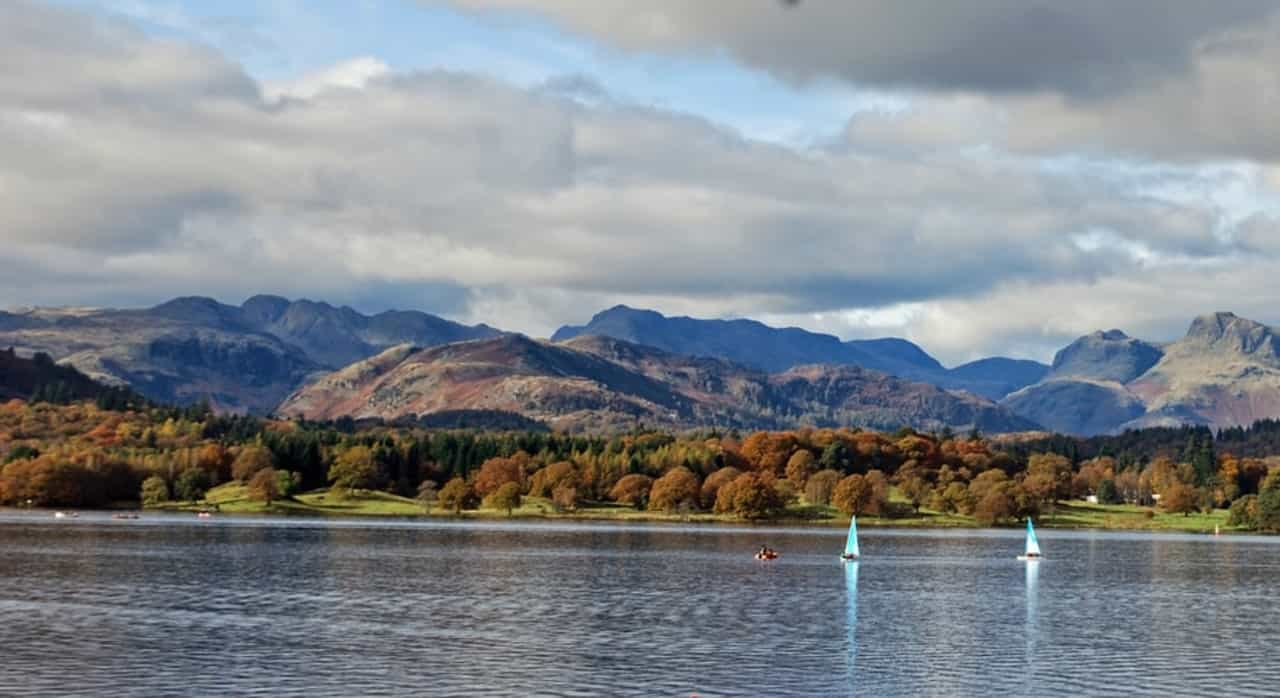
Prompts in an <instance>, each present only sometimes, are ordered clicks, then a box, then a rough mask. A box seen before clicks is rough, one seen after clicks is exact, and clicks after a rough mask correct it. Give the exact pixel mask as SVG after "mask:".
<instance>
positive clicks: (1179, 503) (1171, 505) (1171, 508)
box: [1160, 482, 1200, 516]
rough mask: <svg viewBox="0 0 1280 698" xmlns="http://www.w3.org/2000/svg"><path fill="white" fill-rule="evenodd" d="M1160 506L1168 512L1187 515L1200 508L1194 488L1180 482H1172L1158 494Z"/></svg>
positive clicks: (1198, 498)
mask: <svg viewBox="0 0 1280 698" xmlns="http://www.w3.org/2000/svg"><path fill="white" fill-rule="evenodd" d="M1160 507H1161V508H1162V509H1164V510H1165V511H1167V512H1169V513H1170V514H1182V515H1183V516H1187V515H1189V514H1191V513H1192V512H1194V511H1198V510H1199V508H1200V497H1199V494H1198V493H1197V492H1196V488H1194V487H1192V486H1191V485H1188V484H1186V483H1182V482H1174V483H1173V484H1171V485H1169V486H1168V487H1166V488H1165V491H1164V493H1163V494H1162V495H1160Z"/></svg>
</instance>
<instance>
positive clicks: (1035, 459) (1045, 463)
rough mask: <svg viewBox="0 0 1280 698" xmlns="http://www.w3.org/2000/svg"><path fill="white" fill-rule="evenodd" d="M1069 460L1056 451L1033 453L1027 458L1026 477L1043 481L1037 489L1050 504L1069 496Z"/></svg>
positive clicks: (1070, 474) (1070, 475)
mask: <svg viewBox="0 0 1280 698" xmlns="http://www.w3.org/2000/svg"><path fill="white" fill-rule="evenodd" d="M1071 477H1072V473H1071V461H1069V460H1067V459H1066V458H1064V457H1063V456H1060V455H1058V454H1056V453H1034V454H1032V455H1031V457H1030V458H1028V459H1027V478H1028V479H1031V478H1035V479H1037V480H1040V481H1043V485H1042V486H1041V489H1040V490H1039V491H1041V492H1043V493H1044V495H1045V498H1044V501H1045V502H1046V503H1049V504H1052V503H1053V502H1056V501H1058V500H1062V499H1067V498H1069V497H1070V496H1071Z"/></svg>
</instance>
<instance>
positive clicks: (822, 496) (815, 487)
mask: <svg viewBox="0 0 1280 698" xmlns="http://www.w3.org/2000/svg"><path fill="white" fill-rule="evenodd" d="M839 482H840V473H839V472H837V471H835V470H831V469H827V470H819V471H818V472H816V473H814V474H813V475H811V476H810V477H809V481H808V482H806V483H805V485H804V501H806V502H808V503H809V504H813V505H816V506H822V507H825V506H827V505H828V504H830V503H831V495H832V494H834V493H835V491H836V485H837V484H839Z"/></svg>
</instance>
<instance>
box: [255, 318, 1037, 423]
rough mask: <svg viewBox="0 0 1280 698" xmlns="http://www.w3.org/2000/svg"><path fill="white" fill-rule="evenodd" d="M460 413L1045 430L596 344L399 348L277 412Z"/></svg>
mask: <svg viewBox="0 0 1280 698" xmlns="http://www.w3.org/2000/svg"><path fill="white" fill-rule="evenodd" d="M458 409H466V410H496V411H503V412H513V413H517V414H520V415H522V416H524V417H526V418H529V419H533V420H537V421H539V422H543V423H546V424H549V425H551V426H553V427H555V428H560V429H569V430H604V431H608V430H618V429H624V428H631V427H634V426H635V425H637V424H640V423H643V424H645V425H649V426H661V427H665V428H672V429H684V428H693V427H722V428H723V427H736V428H744V429H762V428H763V429H772V428H783V427H790V426H796V425H800V424H813V425H815V426H836V425H846V426H847V425H856V426H864V427H873V428H897V427H900V426H914V427H917V428H921V429H929V430H935V429H942V428H953V429H957V430H959V429H969V428H978V429H981V430H984V431H990V432H1004V431H1018V430H1026V429H1035V428H1037V427H1038V425H1036V424H1034V423H1032V422H1030V421H1028V420H1025V419H1022V418H1019V417H1016V416H1014V415H1013V414H1011V413H1009V412H1008V411H1007V410H1005V409H1003V408H1000V407H998V406H997V405H995V404H994V403H992V402H990V401H989V400H985V399H983V398H980V397H976V396H973V395H957V394H954V393H950V392H947V391H945V390H942V389H940V388H938V387H936V386H933V385H929V384H925V383H918V382H913V381H907V380H904V379H901V378H895V377H892V376H888V375H886V374H883V373H880V372H877V371H871V370H868V369H863V368H860V367H854V366H831V365H807V366H801V367H796V368H793V369H790V370H788V371H786V372H782V373H777V374H769V373H766V372H764V371H761V370H759V369H755V368H751V367H747V366H744V365H741V364H738V363H735V362H732V361H728V360H725V359H717V358H709V357H698V356H689V355H683V354H674V353H671V352H667V351H665V350H662V349H659V348H655V347H650V346H644V345H639V344H634V343H631V342H626V341H623V340H619V339H615V338H612V337H602V336H598V335H579V336H575V337H572V338H571V339H568V340H565V341H561V342H554V343H553V342H546V341H539V340H533V339H529V338H527V337H523V336H520V335H505V336H501V337H497V338H492V339H485V340H475V341H469V342H461V343H457V344H450V345H445V346H440V347H434V348H429V349H420V348H416V347H412V346H408V345H406V346H401V347H396V348H393V349H390V350H388V351H386V352H384V353H382V354H380V355H378V356H375V357H372V358H370V359H367V360H365V361H361V362H358V363H356V364H353V365H351V366H348V367H346V368H344V369H342V370H340V371H337V372H334V373H332V374H330V375H328V376H325V377H323V378H321V379H319V380H317V381H314V382H312V383H310V384H308V385H306V386H304V387H303V388H301V389H299V390H298V391H297V392H296V393H294V394H293V395H291V396H290V397H289V398H287V399H286V400H285V401H284V403H283V404H282V405H281V407H280V411H281V412H282V413H283V414H285V415H288V416H305V417H307V418H311V419H328V418H336V417H339V416H351V417H355V418H357V419H359V418H366V417H381V418H384V419H399V418H405V417H418V416H421V415H431V414H433V413H437V412H443V411H445V410H458Z"/></svg>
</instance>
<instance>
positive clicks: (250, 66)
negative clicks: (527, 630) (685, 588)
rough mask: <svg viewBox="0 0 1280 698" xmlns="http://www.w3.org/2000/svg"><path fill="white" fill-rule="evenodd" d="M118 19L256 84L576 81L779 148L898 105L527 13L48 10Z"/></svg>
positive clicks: (302, 7)
mask: <svg viewBox="0 0 1280 698" xmlns="http://www.w3.org/2000/svg"><path fill="white" fill-rule="evenodd" d="M55 2H58V3H59V4H61V5H65V6H72V7H78V8H82V9H88V10H91V11H94V12H97V13H99V14H103V15H112V16H117V17H123V18H125V19H127V20H129V21H131V22H133V23H134V24H136V25H137V26H139V27H141V28H142V30H143V31H146V32H148V33H150V34H152V35H156V36H163V37H168V38H175V39H182V40H188V41H195V42H199V43H202V44H205V45H208V46H211V47H213V48H215V49H217V50H219V51H220V52H222V53H223V54H224V55H226V56H228V57H229V58H230V59H231V60H234V61H236V62H238V63H239V64H240V65H242V66H244V68H245V70H246V71H248V72H249V73H250V74H251V75H253V76H254V77H256V78H258V79H260V80H264V81H285V80H291V79H296V78H298V77H300V76H302V75H305V74H307V73H310V72H315V71H319V70H323V69H325V68H327V67H329V66H332V65H335V64H337V63H341V62H343V61H348V60H351V59H354V58H358V57H372V58H375V59H377V60H380V61H382V62H383V63H386V64H387V65H388V66H390V67H391V69H392V70H394V71H398V72H405V71H414V70H431V69H444V70H453V71H459V72H467V73H477V74H482V75H488V76H491V77H494V78H497V79H500V80H503V81H506V82H509V83H513V84H516V85H520V86H523V87H535V86H537V85H539V84H541V83H544V82H546V81H548V80H552V79H556V78H563V77H565V76H581V77H584V78H587V79H588V80H590V81H592V82H594V83H597V84H599V85H600V86H602V87H603V89H604V90H605V91H606V92H607V93H608V95H609V96H610V98H611V99H613V100H614V101H617V102H622V103H630V104H638V105H644V106H649V107H654V108H658V109H665V110H671V111H676V112H683V113H689V114H693V115H696V116H700V117H702V118H705V119H707V120H709V121H711V122H714V123H717V124H720V125H721V126H724V127H727V128H730V129H733V130H735V131H737V132H738V133H740V134H741V135H743V136H744V137H747V138H751V139H755V140H763V141H768V142H773V143H779V144H783V145H788V146H791V147H798V148H807V147H814V146H820V145H822V144H825V143H828V142H830V141H832V140H834V139H835V138H836V137H837V136H838V134H839V133H840V132H841V131H842V129H843V128H844V126H845V124H846V123H847V121H848V119H849V118H850V116H852V115H853V114H856V113H858V112H860V111H866V110H885V109H898V108H901V107H902V105H903V104H904V103H905V100H904V99H903V98H901V97H896V96H893V95H886V94H882V93H876V92H872V91H863V90H857V89H854V88H852V87H849V86H846V85H843V84H837V83H834V82H818V83H814V84H807V85H791V84H787V83H784V82H781V81H779V80H777V79H775V78H773V77H771V76H769V75H766V74H764V73H762V72H759V71H755V70H752V69H748V68H745V67H742V66H740V65H738V64H736V63H734V62H733V61H732V60H730V59H729V58H727V57H725V56H723V55H715V54H707V55H700V56H686V57H674V56H666V55H651V54H632V53H623V52H620V51H616V50H612V49H608V48H605V47H602V46H600V45H598V44H594V43H592V42H589V41H586V40H584V39H581V38H579V37H576V36H573V35H570V34H566V33H564V32H563V31H561V30H560V29H558V28H556V27H554V26H552V25H551V24H549V23H547V22H546V21H544V20H541V19H539V18H537V17H534V16H532V15H528V14H517V13H483V14H473V13H468V12H463V11H459V10H456V9H453V8H450V7H445V6H434V5H426V4H422V3H418V2H413V1H412V0H55Z"/></svg>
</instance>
